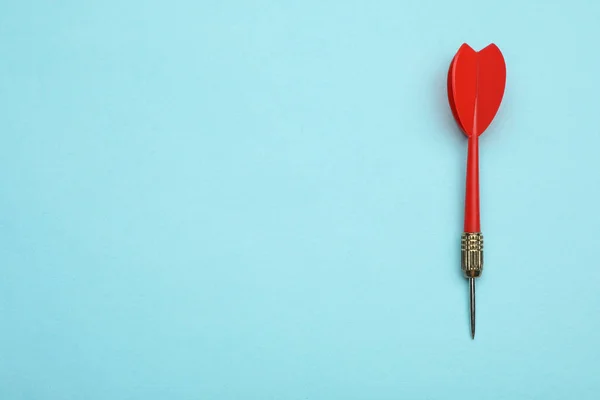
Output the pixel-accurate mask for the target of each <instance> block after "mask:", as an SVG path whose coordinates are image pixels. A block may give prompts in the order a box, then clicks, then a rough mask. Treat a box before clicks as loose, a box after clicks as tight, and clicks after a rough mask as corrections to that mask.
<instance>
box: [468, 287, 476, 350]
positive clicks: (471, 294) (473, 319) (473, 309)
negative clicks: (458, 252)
mask: <svg viewBox="0 0 600 400" xmlns="http://www.w3.org/2000/svg"><path fill="white" fill-rule="evenodd" d="M469 292H470V293H469V294H470V296H469V298H470V303H471V339H475V278H470V279H469Z"/></svg>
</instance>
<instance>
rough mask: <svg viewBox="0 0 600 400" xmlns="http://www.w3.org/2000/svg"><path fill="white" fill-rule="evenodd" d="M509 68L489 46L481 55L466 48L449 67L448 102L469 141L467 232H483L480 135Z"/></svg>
mask: <svg viewBox="0 0 600 400" xmlns="http://www.w3.org/2000/svg"><path fill="white" fill-rule="evenodd" d="M505 84H506V64H505V63H504V57H503V56H502V53H501V52H500V49H499V48H498V47H497V46H496V45H495V44H490V45H489V46H487V47H486V48H484V49H483V50H480V51H475V50H473V49H472V48H471V47H470V46H469V45H468V44H466V43H465V44H463V45H462V46H461V47H460V49H458V52H457V53H456V55H455V56H454V58H453V59H452V62H451V63H450V69H449V71H448V100H449V102H450V108H451V109H452V114H453V115H454V118H455V119H456V122H457V123H458V125H459V126H460V128H461V129H462V131H463V132H464V133H465V135H466V136H467V137H468V138H469V142H468V146H469V149H468V156H467V190H466V196H465V228H464V229H465V230H464V231H465V232H480V231H481V229H480V222H479V149H478V145H479V135H481V134H482V133H483V132H484V131H485V130H486V129H487V127H488V126H489V125H490V123H491V122H492V120H493V119H494V116H495V115H496V112H497V111H498V108H499V107H500V103H501V102H502V96H503V95H504V87H505Z"/></svg>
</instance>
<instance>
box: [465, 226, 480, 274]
mask: <svg viewBox="0 0 600 400" xmlns="http://www.w3.org/2000/svg"><path fill="white" fill-rule="evenodd" d="M460 258H461V260H460V261H461V269H462V271H463V273H464V275H465V278H478V277H479V276H481V271H483V235H482V234H481V232H464V233H463V234H462V237H461V240H460Z"/></svg>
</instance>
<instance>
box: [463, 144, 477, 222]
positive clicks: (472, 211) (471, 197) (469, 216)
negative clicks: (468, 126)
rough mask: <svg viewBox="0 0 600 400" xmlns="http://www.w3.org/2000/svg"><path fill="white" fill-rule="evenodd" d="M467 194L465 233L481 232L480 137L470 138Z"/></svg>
mask: <svg viewBox="0 0 600 400" xmlns="http://www.w3.org/2000/svg"><path fill="white" fill-rule="evenodd" d="M468 146H469V149H468V153H467V184H466V193H465V229H464V231H465V232H479V231H481V227H480V219H479V137H478V136H477V133H475V134H473V135H471V136H469V145H468Z"/></svg>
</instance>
